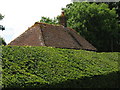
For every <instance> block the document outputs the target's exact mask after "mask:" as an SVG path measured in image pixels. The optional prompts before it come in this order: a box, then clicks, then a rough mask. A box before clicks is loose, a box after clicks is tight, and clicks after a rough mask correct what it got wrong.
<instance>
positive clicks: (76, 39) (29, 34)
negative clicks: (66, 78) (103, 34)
mask: <svg viewBox="0 0 120 90" xmlns="http://www.w3.org/2000/svg"><path fill="white" fill-rule="evenodd" d="M8 45H18V46H26V45H28V46H51V47H59V48H75V49H87V50H96V48H95V47H94V46H93V45H91V44H90V43H89V42H88V41H87V40H85V39H84V38H83V37H82V36H80V35H79V34H77V32H76V31H75V30H73V29H71V28H67V27H64V26H62V25H60V26H56V25H51V24H46V23H38V22H37V23H35V24H34V25H33V26H32V27H31V28H29V29H28V30H26V31H25V32H24V33H23V34H21V35H20V36H19V37H17V38H16V39H15V40H13V41H12V42H10V43H9V44H8Z"/></svg>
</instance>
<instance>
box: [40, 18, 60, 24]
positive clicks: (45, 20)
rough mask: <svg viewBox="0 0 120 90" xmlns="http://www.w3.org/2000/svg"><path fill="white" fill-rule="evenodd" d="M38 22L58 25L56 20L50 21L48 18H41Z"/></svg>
mask: <svg viewBox="0 0 120 90" xmlns="http://www.w3.org/2000/svg"><path fill="white" fill-rule="evenodd" d="M40 22H43V23H48V24H58V21H57V18H54V19H50V18H49V17H41V20H40Z"/></svg>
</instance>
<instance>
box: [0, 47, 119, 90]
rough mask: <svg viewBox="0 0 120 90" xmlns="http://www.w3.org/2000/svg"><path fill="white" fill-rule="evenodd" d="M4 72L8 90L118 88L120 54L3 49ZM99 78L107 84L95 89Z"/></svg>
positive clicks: (4, 85)
mask: <svg viewBox="0 0 120 90" xmlns="http://www.w3.org/2000/svg"><path fill="white" fill-rule="evenodd" d="M2 72H3V77H2V81H3V84H2V87H4V88H13V87H17V88H28V87H31V88H36V87H39V88H42V87H45V88H47V87H61V88H62V87H79V88H85V87H88V88H89V87H117V85H116V84H117V82H115V80H117V75H118V52H112V53H105V52H103V53H96V52H91V51H84V50H72V49H60V48H52V47H31V46H2ZM111 73H113V74H112V75H111ZM109 74H110V75H109ZM96 76H97V78H98V77H99V78H103V81H104V83H106V84H104V85H103V82H102V81H101V83H99V85H98V86H97V85H95V84H96V82H99V81H98V80H102V79H98V80H97V79H95V78H96ZM104 76H109V78H108V77H104ZM113 76H116V77H114V78H113ZM104 78H107V79H108V80H106V82H105V79H104ZM112 78H113V79H112ZM111 79H112V80H111ZM92 80H94V82H91V81H92ZM95 80H96V81H95ZM71 81H72V82H71ZM110 81H111V82H110ZM70 82H71V84H70ZM113 83H114V84H113ZM111 84H112V86H108V85H111Z"/></svg>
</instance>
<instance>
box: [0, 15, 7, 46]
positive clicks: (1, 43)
mask: <svg viewBox="0 0 120 90" xmlns="http://www.w3.org/2000/svg"><path fill="white" fill-rule="evenodd" d="M3 18H4V16H2V14H0V20H2V19H3ZM0 29H1V30H3V29H4V27H3V26H2V25H0ZM0 45H6V42H5V40H4V39H3V38H2V37H0Z"/></svg>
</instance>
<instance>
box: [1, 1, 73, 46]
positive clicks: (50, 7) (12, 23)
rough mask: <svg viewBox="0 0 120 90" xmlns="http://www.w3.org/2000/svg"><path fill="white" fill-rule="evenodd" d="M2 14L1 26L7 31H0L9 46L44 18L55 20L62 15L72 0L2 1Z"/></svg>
mask: <svg viewBox="0 0 120 90" xmlns="http://www.w3.org/2000/svg"><path fill="white" fill-rule="evenodd" d="M0 3H1V4H0V13H1V14H2V15H4V16H5V17H4V18H3V20H0V25H3V26H5V30H4V31H1V30H0V36H1V37H3V38H4V39H5V42H6V43H7V44H8V43H10V42H11V41H12V40H14V39H15V38H17V37H18V36H19V35H21V34H22V33H23V32H24V31H26V30H27V29H28V28H29V27H31V26H32V25H34V23H35V22H37V21H39V20H40V19H41V17H42V16H45V17H50V18H54V17H56V16H57V15H60V14H61V8H65V7H66V5H67V4H69V3H72V0H0Z"/></svg>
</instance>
